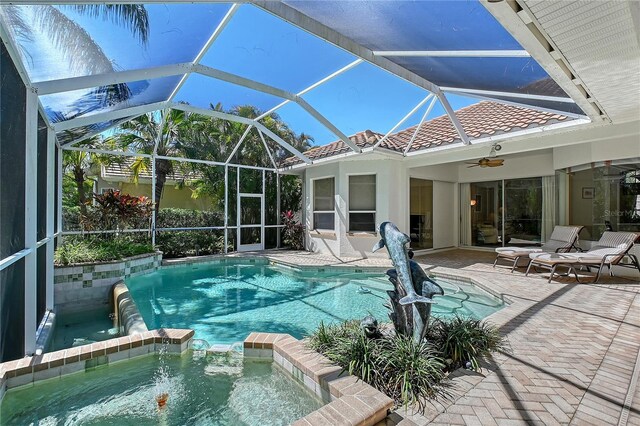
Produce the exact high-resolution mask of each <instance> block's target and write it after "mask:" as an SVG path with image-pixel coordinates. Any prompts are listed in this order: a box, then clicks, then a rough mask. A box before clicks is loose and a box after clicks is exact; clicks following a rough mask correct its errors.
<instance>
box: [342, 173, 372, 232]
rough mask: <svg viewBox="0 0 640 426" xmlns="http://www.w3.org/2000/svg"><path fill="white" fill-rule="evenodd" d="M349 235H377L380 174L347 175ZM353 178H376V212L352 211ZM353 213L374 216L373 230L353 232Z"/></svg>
mask: <svg viewBox="0 0 640 426" xmlns="http://www.w3.org/2000/svg"><path fill="white" fill-rule="evenodd" d="M346 176H347V233H349V234H373V235H377V234H378V230H377V228H376V223H377V222H376V221H377V216H378V198H379V197H378V174H377V173H371V172H362V173H348V174H347V175H346ZM352 176H373V177H374V182H373V184H374V192H373V194H374V197H375V199H374V205H375V209H374V210H351V177H352ZM351 213H368V214H373V230H371V231H353V230H351Z"/></svg>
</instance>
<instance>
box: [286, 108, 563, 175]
mask: <svg viewBox="0 0 640 426" xmlns="http://www.w3.org/2000/svg"><path fill="white" fill-rule="evenodd" d="M456 116H457V117H458V120H460V123H461V124H462V127H463V128H464V130H465V132H466V133H467V135H468V136H469V138H470V139H472V140H473V139H479V138H483V137H488V136H495V135H500V134H504V133H509V132H517V131H522V130H525V129H528V128H533V127H539V126H545V125H549V124H554V123H559V122H562V121H568V120H571V118H569V117H567V116H565V115H561V114H556V113H551V112H544V111H538V110H534V109H530V108H525V107H521V106H515V105H506V104H501V103H498V102H492V101H482V102H478V103H477V104H473V105H470V106H468V107H465V108H461V109H459V110H458V111H456ZM416 127H417V126H412V127H409V128H407V129H404V130H401V131H399V132H397V133H394V134H392V135H390V136H389V137H388V138H387V139H386V140H385V141H383V142H382V143H381V144H380V147H381V148H386V149H388V150H392V151H396V152H403V151H404V149H405V148H406V146H407V145H408V143H409V141H410V140H411V137H412V136H413V134H414V132H415V130H416ZM382 137H383V135H381V134H380V133H375V132H372V131H371V130H365V131H364V132H359V133H356V134H355V135H353V136H350V137H349V139H351V140H352V141H354V142H355V143H356V145H358V146H359V147H361V148H367V147H371V146H373V145H375V143H376V142H377V141H379V140H380V139H381V138H382ZM455 142H460V136H459V135H458V133H457V132H456V130H455V128H454V127H453V125H452V124H451V121H450V120H449V117H448V116H446V115H443V116H440V117H437V118H434V119H432V120H429V121H425V122H424V123H423V124H422V126H420V131H419V132H418V134H417V136H416V138H415V139H414V141H413V144H412V145H411V148H410V150H409V152H414V151H421V150H428V149H430V148H435V147H439V146H443V145H449V144H453V143H455ZM349 151H350V148H349V147H348V146H347V145H345V144H344V142H342V141H336V142H332V143H330V144H328V145H323V146H319V147H315V148H312V149H310V150H308V151H305V152H304V154H305V155H306V156H307V157H309V159H311V160H317V159H320V158H326V157H332V156H335V155H338V154H342V153H346V152H349ZM301 163H302V161H301V160H299V159H298V158H296V157H289V158H287V159H286V160H284V161H283V162H282V166H283V167H290V166H293V165H295V164H301Z"/></svg>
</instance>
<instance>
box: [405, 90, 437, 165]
mask: <svg viewBox="0 0 640 426" xmlns="http://www.w3.org/2000/svg"><path fill="white" fill-rule="evenodd" d="M436 102H438V98H437V97H434V98H433V99H432V100H431V103H430V104H429V106H428V107H427V109H426V110H425V112H424V115H423V116H422V119H420V124H418V126H417V127H416V131H415V132H413V135H411V139H410V140H409V143H408V144H407V146H406V147H405V149H404V150H403V151H402V155H404V156H406V155H407V152H409V150H410V149H411V145H413V141H414V140H415V139H416V137H417V136H418V133H419V132H420V128H421V127H422V125H423V124H424V121H425V120H426V119H427V117H428V116H429V113H430V112H431V110H432V109H433V107H434V106H435V104H436Z"/></svg>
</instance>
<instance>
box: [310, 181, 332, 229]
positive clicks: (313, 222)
mask: <svg viewBox="0 0 640 426" xmlns="http://www.w3.org/2000/svg"><path fill="white" fill-rule="evenodd" d="M325 179H333V210H316V181H319V180H325ZM310 186H311V229H312V230H313V231H319V232H335V230H336V199H335V198H336V177H335V175H328V176H322V177H317V178H313V179H311V185H310ZM316 213H319V214H332V215H333V228H331V229H327V228H318V227H317V226H316V218H315V215H316Z"/></svg>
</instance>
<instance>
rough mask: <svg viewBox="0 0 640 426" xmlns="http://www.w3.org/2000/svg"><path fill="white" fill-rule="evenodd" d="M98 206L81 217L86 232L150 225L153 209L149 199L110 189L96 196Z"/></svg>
mask: <svg viewBox="0 0 640 426" xmlns="http://www.w3.org/2000/svg"><path fill="white" fill-rule="evenodd" d="M93 198H94V199H95V200H96V206H95V208H93V209H92V210H91V212H89V211H87V214H86V215H85V216H83V217H81V220H82V224H83V225H84V229H86V230H94V229H95V230H103V229H126V228H133V229H135V227H136V225H138V224H139V223H145V222H146V223H147V226H148V223H149V220H150V218H151V213H152V212H153V207H152V203H151V200H149V199H148V198H147V197H144V196H141V197H134V196H132V195H129V194H123V193H121V192H120V191H117V190H116V191H114V190H113V189H110V190H108V191H106V192H105V193H103V194H94V196H93Z"/></svg>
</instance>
